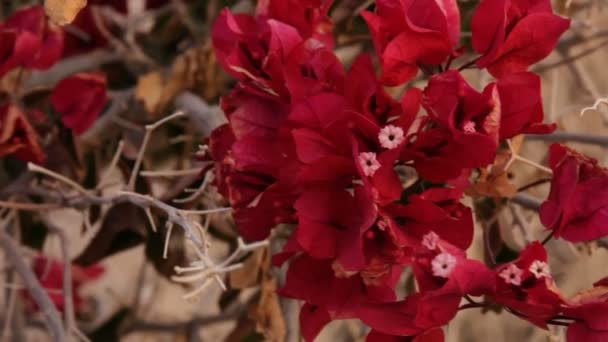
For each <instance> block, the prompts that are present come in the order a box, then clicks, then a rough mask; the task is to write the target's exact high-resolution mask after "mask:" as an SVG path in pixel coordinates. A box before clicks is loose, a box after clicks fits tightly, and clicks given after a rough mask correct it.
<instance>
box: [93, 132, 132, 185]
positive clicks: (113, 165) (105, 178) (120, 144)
mask: <svg viewBox="0 0 608 342" xmlns="http://www.w3.org/2000/svg"><path fill="white" fill-rule="evenodd" d="M124 147H125V142H124V141H123V140H121V141H119V142H118V147H117V148H116V152H114V156H113V157H112V161H111V162H110V165H109V166H108V168H107V169H106V170H105V172H104V173H103V175H102V176H101V178H100V179H99V183H97V186H96V187H95V189H102V188H103V187H104V186H106V185H107V184H106V183H107V182H108V180H109V177H110V176H111V174H112V171H114V169H115V168H116V165H118V161H119V160H120V156H121V155H122V151H123V149H124Z"/></svg>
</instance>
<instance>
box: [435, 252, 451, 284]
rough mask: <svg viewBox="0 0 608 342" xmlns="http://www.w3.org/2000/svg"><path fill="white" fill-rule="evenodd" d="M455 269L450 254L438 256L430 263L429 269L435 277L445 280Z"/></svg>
mask: <svg viewBox="0 0 608 342" xmlns="http://www.w3.org/2000/svg"><path fill="white" fill-rule="evenodd" d="M454 267H456V258H455V257H454V256H453V255H452V254H450V253H445V252H444V253H441V254H438V255H437V256H436V257H435V258H433V261H431V268H432V270H433V275H434V276H435V277H441V278H447V277H449V275H450V273H452V271H453V270H454Z"/></svg>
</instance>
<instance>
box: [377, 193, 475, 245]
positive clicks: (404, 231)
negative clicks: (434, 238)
mask: <svg viewBox="0 0 608 342" xmlns="http://www.w3.org/2000/svg"><path fill="white" fill-rule="evenodd" d="M448 191H449V189H445V188H443V189H442V188H435V189H429V190H427V191H425V192H423V193H422V194H420V195H411V196H409V197H408V199H407V201H408V203H407V204H406V205H402V204H393V205H390V206H388V207H386V208H385V209H384V211H385V212H386V213H387V214H388V215H389V216H390V217H392V218H393V219H394V220H395V221H396V222H397V223H398V225H399V226H400V227H402V228H401V230H400V234H399V235H398V236H396V237H395V239H396V240H397V241H400V243H406V242H407V241H411V239H414V240H417V241H421V240H422V237H423V236H424V235H426V234H428V233H429V232H431V231H432V232H434V233H436V234H438V235H439V236H441V238H442V239H443V240H445V241H447V242H449V243H451V244H452V245H454V246H457V247H459V248H461V249H462V250H466V249H467V248H468V247H469V246H470V245H471V242H472V241H473V230H474V229H473V215H472V213H471V209H469V208H467V207H466V206H464V205H462V204H461V203H459V200H460V197H461V195H462V193H460V194H458V192H456V194H454V195H455V196H450V195H449V194H448V193H446V192H448Z"/></svg>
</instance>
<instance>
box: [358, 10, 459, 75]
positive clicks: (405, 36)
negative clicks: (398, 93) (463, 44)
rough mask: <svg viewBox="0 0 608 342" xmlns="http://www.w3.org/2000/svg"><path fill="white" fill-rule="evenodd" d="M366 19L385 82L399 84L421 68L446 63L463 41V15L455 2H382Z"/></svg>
mask: <svg viewBox="0 0 608 342" xmlns="http://www.w3.org/2000/svg"><path fill="white" fill-rule="evenodd" d="M363 17H364V18H365V20H366V21H367V25H368V26H369V28H370V31H371V33H372V38H373V40H374V45H375V47H376V51H377V53H378V56H379V57H380V59H381V61H382V82H383V83H385V84H387V85H399V84H402V83H405V82H407V81H408V80H410V79H412V78H414V76H416V74H417V73H418V69H419V68H420V67H421V66H427V65H430V66H433V65H437V64H440V63H442V62H443V61H444V60H445V59H446V58H447V57H448V56H450V54H452V53H453V51H454V50H455V49H456V48H457V46H458V44H459V42H460V12H459V10H458V5H457V3H456V1H454V0H381V1H376V12H375V13H371V12H364V13H363Z"/></svg>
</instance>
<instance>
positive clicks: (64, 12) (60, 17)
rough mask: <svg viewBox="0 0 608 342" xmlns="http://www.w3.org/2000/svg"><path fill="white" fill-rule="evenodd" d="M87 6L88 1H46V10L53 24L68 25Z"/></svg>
mask: <svg viewBox="0 0 608 342" xmlns="http://www.w3.org/2000/svg"><path fill="white" fill-rule="evenodd" d="M86 5H87V0H45V1H44V10H45V12H46V15H48V16H49V18H50V19H51V21H52V22H53V23H55V24H57V25H67V24H69V23H71V22H72V21H73V20H74V18H76V15H77V14H78V12H80V10H81V9H83V8H84V7H85V6H86Z"/></svg>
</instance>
